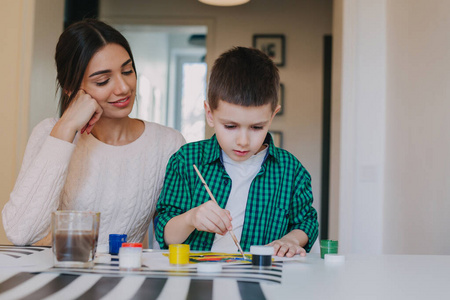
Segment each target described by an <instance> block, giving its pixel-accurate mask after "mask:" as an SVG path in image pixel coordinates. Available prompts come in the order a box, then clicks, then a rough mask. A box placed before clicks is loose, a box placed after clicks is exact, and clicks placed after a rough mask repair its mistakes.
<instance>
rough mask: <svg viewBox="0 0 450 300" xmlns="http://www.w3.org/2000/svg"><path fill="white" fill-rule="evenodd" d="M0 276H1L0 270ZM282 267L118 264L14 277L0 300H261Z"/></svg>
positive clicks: (0, 289) (0, 290)
mask: <svg viewBox="0 0 450 300" xmlns="http://www.w3.org/2000/svg"><path fill="white" fill-rule="evenodd" d="M46 249H47V251H49V249H48V248H45V247H11V246H0V254H5V255H8V256H10V257H13V258H17V259H20V258H21V257H24V256H28V255H32V254H34V253H37V252H40V251H44V250H46ZM0 272H1V270H0ZM281 276H282V265H281V264H275V265H274V266H273V267H272V268H270V269H267V270H259V269H254V268H252V267H251V265H248V264H247V265H245V264H242V265H241V264H239V265H237V264H232V265H230V266H228V265H226V266H224V267H223V270H222V272H221V273H217V274H210V275H204V274H201V273H197V272H196V270H195V269H192V270H186V269H185V270H180V271H167V270H161V271H158V270H150V269H149V268H147V267H145V266H144V267H143V268H142V270H141V271H139V272H123V271H120V270H119V267H118V261H117V258H116V257H114V258H113V261H112V262H111V263H108V264H96V265H95V267H94V268H93V269H59V268H50V269H48V270H46V271H44V272H38V273H29V272H16V273H11V274H8V276H2V277H1V278H0V300H1V299H121V300H122V299H171V300H172V299H214V300H221V299H224V300H231V299H266V296H265V294H264V286H266V285H271V283H275V284H277V283H281Z"/></svg>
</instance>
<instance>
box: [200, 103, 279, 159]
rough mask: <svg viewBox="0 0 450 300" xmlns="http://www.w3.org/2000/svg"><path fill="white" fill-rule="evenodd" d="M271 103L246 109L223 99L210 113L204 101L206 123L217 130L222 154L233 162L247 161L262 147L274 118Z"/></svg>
mask: <svg viewBox="0 0 450 300" xmlns="http://www.w3.org/2000/svg"><path fill="white" fill-rule="evenodd" d="M279 110H280V106H278V107H277V108H276V109H275V111H274V112H272V109H271V106H270V103H268V104H265V105H263V106H250V107H244V106H241V105H236V104H231V103H228V102H226V101H223V100H220V101H219V105H218V107H217V109H215V110H214V111H211V109H210V107H209V105H208V103H207V102H206V101H205V111H206V121H207V122H208V125H209V126H211V127H214V129H215V131H216V137H217V141H218V142H219V145H220V147H221V148H222V150H223V151H225V153H226V154H227V155H228V156H229V157H230V158H231V159H232V160H234V161H245V160H247V159H248V158H250V157H251V156H252V155H254V154H256V153H258V152H259V151H260V150H262V148H263V142H264V139H265V138H266V135H267V131H268V130H269V126H270V124H271V123H272V120H273V117H274V116H275V115H276V113H277V112H278V111H279Z"/></svg>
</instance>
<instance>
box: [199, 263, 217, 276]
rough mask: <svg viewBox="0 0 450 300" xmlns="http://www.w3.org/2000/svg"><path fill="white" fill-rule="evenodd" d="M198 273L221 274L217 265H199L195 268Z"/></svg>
mask: <svg viewBox="0 0 450 300" xmlns="http://www.w3.org/2000/svg"><path fill="white" fill-rule="evenodd" d="M197 272H199V273H220V272H222V265H221V264H219V263H208V262H205V263H199V264H198V266H197Z"/></svg>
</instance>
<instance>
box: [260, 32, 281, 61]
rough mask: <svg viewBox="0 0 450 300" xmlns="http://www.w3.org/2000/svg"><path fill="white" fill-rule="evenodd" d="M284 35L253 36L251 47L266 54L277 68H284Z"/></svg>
mask: <svg viewBox="0 0 450 300" xmlns="http://www.w3.org/2000/svg"><path fill="white" fill-rule="evenodd" d="M284 44H285V40H284V34H255V35H253V47H254V48H256V49H259V50H261V51H262V52H264V53H266V54H267V55H268V56H269V57H270V58H271V59H272V60H273V62H274V63H275V65H277V66H284V47H285V45H284Z"/></svg>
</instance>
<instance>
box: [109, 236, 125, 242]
mask: <svg viewBox="0 0 450 300" xmlns="http://www.w3.org/2000/svg"><path fill="white" fill-rule="evenodd" d="M109 240H110V241H122V242H123V241H126V240H127V235H126V234H110V235H109Z"/></svg>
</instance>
